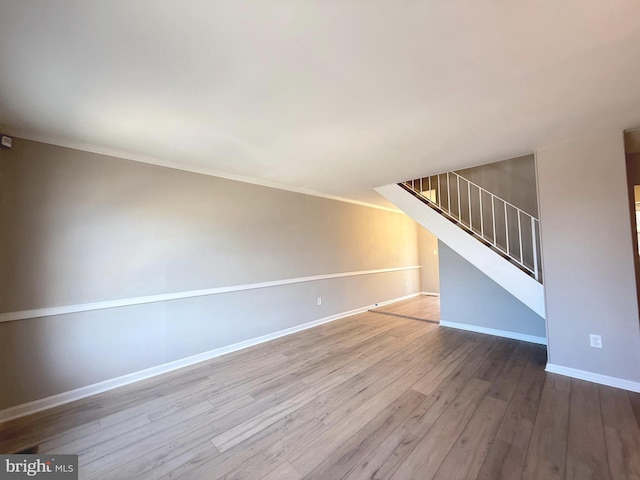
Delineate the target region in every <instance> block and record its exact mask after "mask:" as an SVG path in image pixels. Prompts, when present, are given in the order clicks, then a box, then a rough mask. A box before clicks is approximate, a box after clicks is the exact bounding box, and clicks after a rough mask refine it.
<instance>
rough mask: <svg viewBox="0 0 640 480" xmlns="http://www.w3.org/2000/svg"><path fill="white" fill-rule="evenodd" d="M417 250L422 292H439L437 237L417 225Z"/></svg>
mask: <svg viewBox="0 0 640 480" xmlns="http://www.w3.org/2000/svg"><path fill="white" fill-rule="evenodd" d="M418 252H419V255H420V267H421V268H420V285H421V289H422V291H423V292H427V293H440V272H439V268H440V267H439V260H438V238H437V237H436V236H435V235H434V234H432V233H431V232H430V231H429V230H427V229H425V228H423V227H421V226H420V225H418Z"/></svg>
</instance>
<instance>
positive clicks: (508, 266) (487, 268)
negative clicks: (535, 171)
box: [376, 184, 545, 318]
mask: <svg viewBox="0 0 640 480" xmlns="http://www.w3.org/2000/svg"><path fill="white" fill-rule="evenodd" d="M419 190H420V189H417V190H414V189H412V188H409V187H407V186H406V185H398V184H391V185H385V186H382V187H378V188H376V191H377V192H378V193H380V194H381V195H382V196H383V197H385V198H386V199H387V200H389V201H390V202H392V203H393V204H394V205H396V206H397V207H398V208H399V209H400V210H402V211H403V212H405V213H406V214H407V215H409V216H410V217H411V218H413V219H414V220H415V221H416V222H418V223H419V224H420V225H422V226H423V227H424V228H426V229H427V230H429V231H430V232H431V233H433V234H434V235H435V236H436V237H437V238H438V239H439V240H440V241H442V242H443V243H444V244H446V245H447V246H448V247H449V248H451V249H452V250H454V251H455V252H457V253H458V254H459V255H460V256H461V257H463V258H464V259H465V260H467V261H468V262H469V263H471V264H472V265H474V266H475V267H476V268H478V269H479V270H480V271H482V272H483V273H484V274H485V275H487V276H488V277H489V278H491V279H492V280H493V281H495V282H496V283H497V284H498V285H500V286H501V287H502V288H504V289H505V290H506V291H507V292H509V293H510V294H511V295H513V296H514V297H515V298H517V299H518V300H520V301H521V302H522V303H523V304H525V305H526V306H527V307H529V308H530V309H531V310H533V311H534V312H535V313H536V314H538V315H539V316H540V317H542V318H545V303H544V290H543V286H542V283H541V281H539V280H541V275H540V272H539V267H538V260H537V253H536V248H537V246H536V245H535V244H534V245H533V254H532V256H533V258H534V261H533V262H527V261H524V254H523V252H524V249H523V247H522V241H520V253H519V256H520V258H519V261H518V258H517V256H516V258H515V260H514V255H513V254H512V252H509V248H508V246H507V248H506V249H501V248H500V245H499V244H498V242H497V241H496V238H495V237H497V235H496V228H495V220H494V225H493V229H494V230H493V236H494V238H493V241H488V240H487V239H486V237H485V238H483V237H482V236H481V235H479V232H478V231H477V230H478V229H477V228H474V226H473V222H472V221H471V219H472V216H473V215H472V210H471V207H470V209H469V216H468V219H469V220H470V221H468V222H467V224H466V225H465V222H464V221H463V219H462V218H458V219H456V218H455V215H453V214H452V213H451V205H455V203H454V202H452V201H451V199H449V201H448V203H447V205H448V207H449V208H448V209H447V208H442V207H441V205H438V203H437V202H434V201H432V200H430V199H428V198H426V197H425V196H424V195H421V194H420V192H419ZM480 196H482V193H480ZM470 197H471V196H469V198H470ZM491 201H492V205H491V206H492V209H493V207H494V201H493V199H492V200H491ZM500 201H501V200H500ZM481 202H482V201H480V205H481V206H482V203H481ZM461 205H462V204H461V202H460V197H459V196H458V215H459V217H461V216H462V215H460V210H461V208H460V206H461ZM505 210H506V206H505ZM481 215H482V214H481ZM520 223H521V218H520V213H518V226H519V227H520ZM523 223H524V222H523ZM532 225H533V221H532ZM505 231H506V230H505ZM520 231H522V230H520ZM531 231H532V232H533V235H534V236H535V232H536V230H535V226H533V227H532V228H531ZM508 242H509V240H508V238H507V245H508V244H509V243H508ZM503 250H504V251H503ZM529 263H533V264H535V267H533V268H532V267H531V266H530V265H529ZM536 277H537V278H536Z"/></svg>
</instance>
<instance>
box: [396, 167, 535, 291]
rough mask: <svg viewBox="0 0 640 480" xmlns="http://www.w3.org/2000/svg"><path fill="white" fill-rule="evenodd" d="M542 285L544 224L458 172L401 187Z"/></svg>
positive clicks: (419, 179)
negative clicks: (542, 226)
mask: <svg viewBox="0 0 640 480" xmlns="http://www.w3.org/2000/svg"><path fill="white" fill-rule="evenodd" d="M399 185H400V186H401V187H403V188H405V189H407V190H409V191H410V192H411V193H412V194H413V195H415V196H417V197H418V198H420V199H422V200H423V201H424V202H425V203H427V204H429V205H431V206H432V207H435V208H436V209H437V210H439V211H440V213H442V214H443V215H444V216H446V217H447V218H449V219H450V220H452V221H454V222H455V223H456V224H458V225H459V226H461V227H462V228H463V229H465V230H466V231H468V232H469V233H471V234H473V235H474V236H476V237H478V238H480V239H481V240H482V241H483V242H485V243H487V244H489V245H490V246H492V247H493V248H494V249H495V250H496V251H499V252H500V253H502V254H503V255H505V256H506V257H508V259H509V260H510V261H512V262H513V263H514V264H516V265H517V266H519V267H520V268H522V269H523V270H525V271H526V272H528V273H529V274H530V275H531V276H532V277H533V278H535V279H536V280H537V281H538V282H540V283H542V275H541V269H540V266H539V261H538V258H539V252H540V249H539V244H540V241H539V238H540V233H539V229H540V222H539V220H538V219H537V218H535V217H534V216H533V215H530V214H529V213H527V212H525V211H524V210H522V209H521V208H518V207H516V206H515V205H513V204H511V203H509V202H507V201H506V200H504V199H503V198H500V197H498V196H497V195H494V194H493V193H491V192H490V191H488V190H486V189H485V188H482V187H481V186H480V185H477V184H476V183H473V182H472V181H470V180H468V179H466V178H465V177H463V176H462V175H459V174H457V173H456V172H447V173H443V174H438V175H431V176H429V177H424V178H418V179H415V180H408V181H406V182H403V183H400V184H399Z"/></svg>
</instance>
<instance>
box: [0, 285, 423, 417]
mask: <svg viewBox="0 0 640 480" xmlns="http://www.w3.org/2000/svg"><path fill="white" fill-rule="evenodd" d="M417 295H419V293H414V294H410V295H406V296H404V297H399V298H394V299H392V300H387V301H385V302H381V303H379V304H377V305H382V304H384V305H387V304H390V303H394V302H398V301H401V300H406V299H408V298H412V297H415V296H417ZM374 305H375V304H374ZM374 305H367V306H366V307H360V308H355V309H353V310H349V311H346V312H342V313H338V314H335V315H330V316H328V317H323V318H319V319H317V320H313V321H311V322H307V323H303V324H301V325H296V326H295V327H290V328H286V329H284V330H280V331H278V332H273V333H268V334H266V335H262V336H260V337H256V338H251V339H249V340H244V341H242V342H238V343H234V344H232V345H227V346H225V347H220V348H216V349H214V350H209V351H208V352H203V353H199V354H197V355H192V356H190V357H186V358H181V359H179V360H175V361H173V362H168V363H165V364H162V365H158V366H156V367H151V368H147V369H145V370H140V371H138V372H133V373H129V374H127V375H122V376H120V377H116V378H111V379H109V380H105V381H102V382H98V383H94V384H92V385H87V386H86V387H80V388H76V389H74V390H70V391H68V392H63V393H59V394H57V395H52V396H50V397H46V398H42V399H39V400H34V401H33V402H29V403H23V404H21V405H16V406H14V407H9V408H6V409H4V410H0V423H3V422H7V421H9V420H13V419H16V418H19V417H24V416H26V415H31V414H33V413H37V412H40V411H42V410H47V409H49V408H53V407H57V406H60V405H63V404H65V403H69V402H73V401H76V400H81V399H83V398H86V397H90V396H91V395H97V394H99V393H103V392H106V391H108V390H113V389H115V388H118V387H123V386H125V385H129V384H131V383H135V382H139V381H141V380H146V379H148V378H151V377H155V376H157V375H162V374H163V373H168V372H171V371H173V370H177V369H179V368H183V367H188V366H190V365H194V364H196V363H200V362H204V361H207V360H211V359H213V358H216V357H219V356H221V355H224V354H226V353H231V352H235V351H237V350H242V349H244V348H248V347H253V346H254V345H258V344H260V343H264V342H268V341H269V340H275V339H276V338H280V337H284V336H286V335H291V334H292V333H296V332H300V331H302V330H307V329H309V328H313V327H316V326H318V325H322V324H324V323H329V322H333V321H335V320H340V319H341V318H346V317H350V316H352V315H357V314H359V313H364V312H366V311H368V310H369V309H371V308H373V307H374Z"/></svg>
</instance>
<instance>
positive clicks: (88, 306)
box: [0, 265, 421, 323]
mask: <svg viewBox="0 0 640 480" xmlns="http://www.w3.org/2000/svg"><path fill="white" fill-rule="evenodd" d="M418 268H421V267H420V265H412V266H409V267H394V268H380V269H377V270H360V271H356V272H344V273H330V274H325V275H312V276H309V277H297V278H286V279H283V280H273V281H269V282H258V283H245V284H242V285H231V286H228V287H215V288H206V289H203V290H191V291H187V292H175V293H162V294H159V295H147V296H144V297H133V298H123V299H120V300H106V301H103V302H93V303H80V304H76V305H63V306H60V307H45V308H36V309H33V310H20V311H15V312H6V313H0V323H2V322H13V321H16V320H25V319H28V318H39V317H50V316H52V315H63V314H67V313H77V312H87V311H90V310H103V309H105V308H116V307H128V306H131V305H140V304H143V303H155V302H166V301H169V300H180V299H184V298H192V297H202V296H206V295H218V294H221V293H230V292H240V291H243V290H254V289H257V288H268V287H278V286H282V285H290V284H292V283H303V282H315V281H318V280H329V279H332V278H342V277H354V276H358V275H372V274H377V273H389V272H399V271H402V270H415V269H418Z"/></svg>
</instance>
